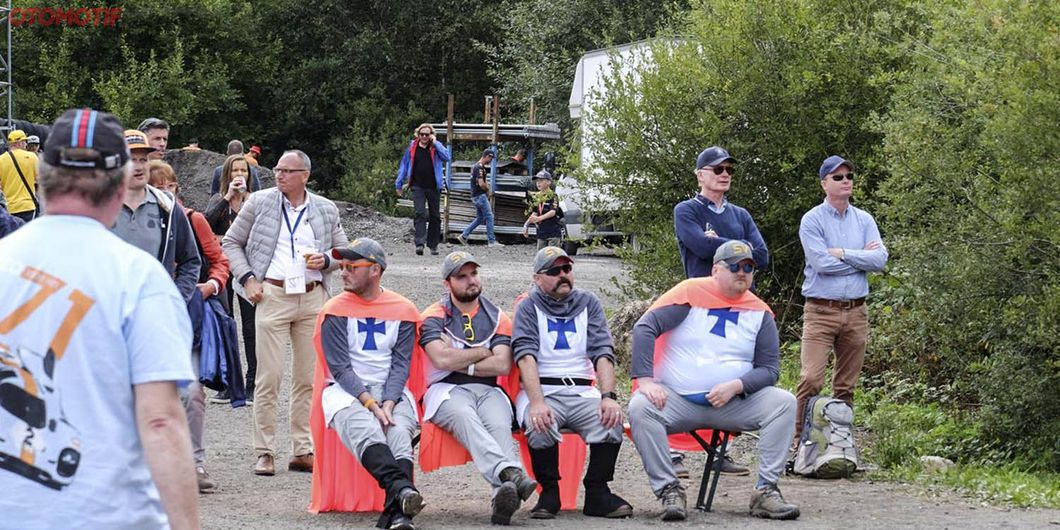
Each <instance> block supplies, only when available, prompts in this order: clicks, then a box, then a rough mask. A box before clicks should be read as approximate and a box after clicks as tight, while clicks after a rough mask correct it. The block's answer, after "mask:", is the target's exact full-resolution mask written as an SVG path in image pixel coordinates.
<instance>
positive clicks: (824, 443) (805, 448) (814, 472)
mask: <svg viewBox="0 0 1060 530" xmlns="http://www.w3.org/2000/svg"><path fill="white" fill-rule="evenodd" d="M853 424H854V411H853V410H851V408H850V406H849V405H847V404H846V403H844V402H843V401H840V400H838V399H833V398H831V397H828V396H815V397H812V398H810V400H809V401H808V402H807V403H806V416H805V419H804V420H803V424H802V435H801V436H800V437H799V452H798V454H797V455H796V456H795V466H794V471H795V473H796V474H799V475H804V476H807V477H812V478H824V479H835V478H848V477H850V476H851V475H853V474H854V471H856V470H857V468H858V448H857V447H856V446H855V445H854V433H853V431H852V429H853Z"/></svg>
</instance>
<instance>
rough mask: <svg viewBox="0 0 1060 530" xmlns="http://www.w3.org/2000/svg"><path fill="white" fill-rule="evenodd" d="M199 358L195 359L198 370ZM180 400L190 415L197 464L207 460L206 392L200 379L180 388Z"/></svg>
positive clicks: (188, 415)
mask: <svg viewBox="0 0 1060 530" xmlns="http://www.w3.org/2000/svg"><path fill="white" fill-rule="evenodd" d="M198 365H199V363H198V359H196V361H195V366H196V371H198ZM180 401H181V403H183V404H184V414H185V415H186V416H187V417H188V431H190V432H191V450H192V455H193V456H194V457H195V465H196V466H201V465H203V463H205V462H206V447H205V445H204V444H203V432H204V431H205V429H204V425H205V423H206V394H205V392H203V390H202V384H200V383H199V382H198V381H195V382H193V383H189V384H188V386H186V387H184V388H182V389H181V390H180Z"/></svg>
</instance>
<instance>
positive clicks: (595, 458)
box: [582, 443, 633, 519]
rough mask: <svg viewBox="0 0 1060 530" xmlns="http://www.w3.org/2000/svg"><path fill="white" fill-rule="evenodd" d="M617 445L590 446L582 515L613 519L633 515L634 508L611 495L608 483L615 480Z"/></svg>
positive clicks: (620, 498) (618, 446) (616, 496)
mask: <svg viewBox="0 0 1060 530" xmlns="http://www.w3.org/2000/svg"><path fill="white" fill-rule="evenodd" d="M621 447H622V445H621V444H617V443H599V444H591V445H590V446H589V467H588V468H587V469H586V470H585V479H584V480H582V484H584V485H585V507H584V508H583V509H582V513H584V514H585V515H591V516H594V517H607V518H611V519H615V518H620V517H629V516H631V515H633V506H631V505H630V504H629V503H628V502H626V501H625V500H624V499H623V498H622V497H619V496H618V495H615V494H614V493H611V488H609V487H607V483H608V482H611V481H612V480H614V479H615V462H617V461H618V450H619V449H620V448H621Z"/></svg>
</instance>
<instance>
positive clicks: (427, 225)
mask: <svg viewBox="0 0 1060 530" xmlns="http://www.w3.org/2000/svg"><path fill="white" fill-rule="evenodd" d="M448 161H449V150H448V149H446V148H445V146H444V145H442V142H439V141H438V139H437V138H436V137H435V135H434V127H432V126H431V124H429V123H424V124H421V125H420V126H419V127H417V128H416V138H415V139H414V140H412V142H410V143H409V147H408V149H406V150H405V154H404V155H403V156H402V157H401V164H399V165H398V172H397V179H396V180H395V181H394V187H395V188H397V194H398V197H400V196H401V194H402V193H403V192H404V190H405V188H408V187H409V186H411V187H412V204H413V206H414V207H415V209H416V216H415V217H414V218H413V225H414V226H415V228H416V254H418V255H421V256H422V255H423V245H424V243H426V244H427V247H428V248H430V249H431V255H434V256H437V255H438V242H440V241H441V240H442V216H441V214H440V213H439V211H438V208H439V202H440V200H441V196H442V187H443V183H444V181H443V180H442V163H443V162H448Z"/></svg>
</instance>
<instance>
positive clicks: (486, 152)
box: [482, 149, 493, 158]
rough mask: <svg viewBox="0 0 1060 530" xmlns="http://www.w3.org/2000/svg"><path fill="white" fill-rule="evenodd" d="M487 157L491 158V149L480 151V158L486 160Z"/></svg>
mask: <svg viewBox="0 0 1060 530" xmlns="http://www.w3.org/2000/svg"><path fill="white" fill-rule="evenodd" d="M487 156H488V157H490V158H493V149H486V150H484V151H482V158H486V157H487Z"/></svg>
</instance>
